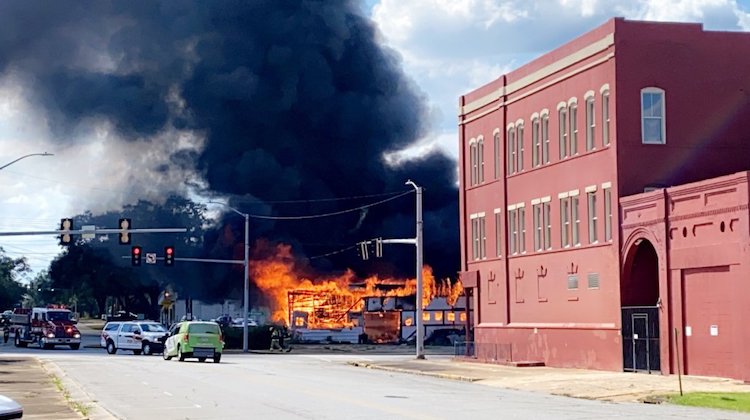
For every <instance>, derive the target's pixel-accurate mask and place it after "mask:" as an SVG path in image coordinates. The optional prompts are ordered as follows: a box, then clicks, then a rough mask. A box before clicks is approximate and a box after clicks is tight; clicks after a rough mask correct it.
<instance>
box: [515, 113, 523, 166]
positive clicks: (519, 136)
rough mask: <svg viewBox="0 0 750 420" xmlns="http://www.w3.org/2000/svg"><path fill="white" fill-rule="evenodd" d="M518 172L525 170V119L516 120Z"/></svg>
mask: <svg viewBox="0 0 750 420" xmlns="http://www.w3.org/2000/svg"><path fill="white" fill-rule="evenodd" d="M516 142H517V143H518V145H517V146H516V172H521V171H523V149H524V147H523V142H524V140H523V120H518V121H517V122H516Z"/></svg>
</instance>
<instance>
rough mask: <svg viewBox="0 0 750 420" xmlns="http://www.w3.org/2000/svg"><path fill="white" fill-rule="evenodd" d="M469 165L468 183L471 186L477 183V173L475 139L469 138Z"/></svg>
mask: <svg viewBox="0 0 750 420" xmlns="http://www.w3.org/2000/svg"><path fill="white" fill-rule="evenodd" d="M469 166H470V167H471V175H470V180H469V185H472V186H473V185H476V184H477V179H478V177H477V175H478V173H479V167H478V159H477V139H471V140H470V141H469Z"/></svg>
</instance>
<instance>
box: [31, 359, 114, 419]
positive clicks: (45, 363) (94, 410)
mask: <svg viewBox="0 0 750 420" xmlns="http://www.w3.org/2000/svg"><path fill="white" fill-rule="evenodd" d="M37 360H39V359H37ZM39 362H40V364H41V365H42V368H43V369H44V371H45V372H47V374H48V375H51V376H55V377H57V378H58V379H60V382H61V383H62V385H63V388H64V389H65V390H66V391H67V392H68V393H69V394H70V401H75V402H77V403H79V404H83V405H85V406H87V407H88V409H89V412H88V415H87V416H84V415H83V413H80V412H79V411H77V410H74V411H75V412H76V414H78V415H79V416H81V418H84V419H97V420H99V419H101V420H104V419H106V420H111V419H119V417H117V416H115V415H114V414H113V413H111V412H110V411H109V410H107V409H106V408H104V407H102V406H101V405H99V403H98V401H97V400H95V399H93V397H92V396H91V395H90V394H89V393H88V392H86V391H85V390H84V389H83V387H81V386H80V385H79V384H78V382H75V381H74V380H73V379H71V378H70V377H69V376H68V374H66V373H65V371H63V370H62V369H61V368H60V367H59V366H57V365H56V364H55V363H54V362H52V361H49V360H39ZM70 401H69V402H68V405H70ZM71 408H72V407H71Z"/></svg>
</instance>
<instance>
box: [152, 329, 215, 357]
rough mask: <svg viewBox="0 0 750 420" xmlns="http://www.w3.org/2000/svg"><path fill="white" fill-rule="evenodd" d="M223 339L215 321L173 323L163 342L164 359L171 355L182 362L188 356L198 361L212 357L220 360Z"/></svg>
mask: <svg viewBox="0 0 750 420" xmlns="http://www.w3.org/2000/svg"><path fill="white" fill-rule="evenodd" d="M222 350H224V340H223V339H222V336H221V328H219V324H217V323H215V322H200V321H186V322H180V323H179V324H175V325H173V326H172V328H170V329H169V337H168V338H167V341H166V342H165V343H164V360H170V359H172V358H173V357H177V359H178V360H179V361H181V362H184V361H185V359H187V358H188V357H190V358H197V359H198V361H199V362H205V361H206V359H213V361H214V363H219V362H220V361H221V352H222Z"/></svg>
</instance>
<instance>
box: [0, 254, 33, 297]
mask: <svg viewBox="0 0 750 420" xmlns="http://www.w3.org/2000/svg"><path fill="white" fill-rule="evenodd" d="M28 271H29V267H28V264H27V263H26V259H25V258H10V257H8V256H7V255H6V254H5V251H4V250H3V249H2V248H0V308H3V309H6V308H12V307H13V306H16V305H19V304H20V303H21V301H22V300H23V296H24V294H25V293H26V288H25V287H24V286H23V285H22V284H21V283H20V282H19V281H18V276H19V275H20V274H21V273H25V272H28Z"/></svg>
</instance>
